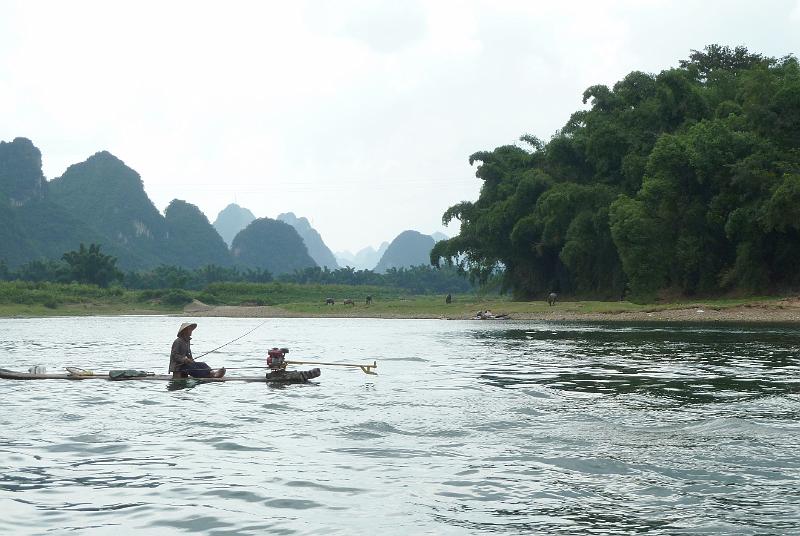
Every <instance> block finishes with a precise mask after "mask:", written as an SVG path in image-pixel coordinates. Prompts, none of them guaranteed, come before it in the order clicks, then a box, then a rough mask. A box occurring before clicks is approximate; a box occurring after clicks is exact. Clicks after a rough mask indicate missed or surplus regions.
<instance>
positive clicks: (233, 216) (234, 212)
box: [214, 203, 256, 246]
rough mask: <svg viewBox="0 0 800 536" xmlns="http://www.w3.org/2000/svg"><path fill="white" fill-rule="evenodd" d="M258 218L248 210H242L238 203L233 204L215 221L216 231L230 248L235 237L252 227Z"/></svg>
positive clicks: (223, 210)
mask: <svg viewBox="0 0 800 536" xmlns="http://www.w3.org/2000/svg"><path fill="white" fill-rule="evenodd" d="M255 219H256V217H255V216H254V215H253V213H252V212H250V211H249V210H247V209H246V208H242V207H240V206H239V205H237V204H236V203H231V204H230V205H228V206H227V207H225V208H224V209H222V211H221V212H220V213H219V214H218V215H217V219H216V220H214V229H216V230H217V232H218V233H219V235H220V236H221V237H222V239H223V240H224V241H225V243H226V244H228V245H229V246H230V245H231V244H233V239H234V237H235V236H236V235H237V234H238V233H239V231H241V230H242V229H244V228H245V227H247V226H248V225H250V222H252V221H253V220H255Z"/></svg>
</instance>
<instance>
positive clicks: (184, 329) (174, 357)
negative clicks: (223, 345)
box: [169, 322, 225, 378]
mask: <svg viewBox="0 0 800 536" xmlns="http://www.w3.org/2000/svg"><path fill="white" fill-rule="evenodd" d="M196 327H197V324H189V323H186V322H184V323H183V324H181V327H180V329H179V330H178V338H177V339H175V342H173V343H172V352H170V355H169V371H170V372H171V373H172V377H173V378H186V377H187V376H192V377H194V378H222V377H223V376H225V367H222V368H221V369H217V370H214V369H212V368H211V367H209V366H208V365H207V364H206V363H204V362H202V361H195V360H194V359H193V358H192V348H191V340H192V331H194V329H195V328H196Z"/></svg>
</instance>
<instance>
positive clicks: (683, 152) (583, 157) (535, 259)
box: [431, 45, 800, 301]
mask: <svg viewBox="0 0 800 536" xmlns="http://www.w3.org/2000/svg"><path fill="white" fill-rule="evenodd" d="M583 101H584V104H587V109H585V110H581V111H578V112H575V113H574V114H572V116H571V117H570V119H569V121H568V122H567V123H566V125H565V126H564V127H563V128H562V129H561V130H560V131H558V132H557V133H556V134H555V135H554V136H553V137H552V139H550V141H549V142H547V143H543V142H542V141H540V140H539V139H537V138H535V137H533V136H528V135H525V136H522V137H521V138H520V140H521V141H522V142H524V144H522V145H523V147H524V148H523V147H520V146H517V145H511V146H503V147H498V148H496V149H494V150H493V151H483V152H477V153H475V154H473V155H472V156H471V157H470V163H471V164H472V163H473V162H478V163H479V164H480V165H479V166H478V168H477V172H476V176H477V177H478V178H479V179H481V180H482V181H483V185H482V187H481V192H480V196H479V198H478V200H477V201H475V202H462V203H459V204H457V205H455V206H453V207H450V208H449V209H448V210H447V211H446V212H445V214H444V216H443V221H444V222H445V223H449V222H450V221H451V220H453V219H457V220H459V221H460V223H461V228H460V233H459V234H458V235H457V236H455V237H454V238H452V239H450V240H446V241H443V242H439V243H438V244H437V245H436V247H435V248H434V250H433V251H432V252H431V261H432V263H434V264H437V265H438V264H439V263H441V262H443V261H444V262H447V263H450V264H453V263H455V264H459V265H460V266H461V267H463V268H464V269H466V270H468V271H469V272H470V273H471V275H473V276H474V277H477V278H478V279H486V278H487V277H488V276H489V275H491V274H493V273H497V272H498V271H500V272H502V274H503V283H504V286H505V288H506V289H509V290H511V291H512V292H513V295H514V296H515V297H516V298H520V299H528V298H534V297H541V296H542V295H543V294H544V293H547V292H549V291H557V292H561V293H566V294H572V295H579V296H594V297H603V298H607V299H608V298H613V299H620V298H621V297H622V296H627V297H630V298H633V299H637V300H640V301H650V300H653V299H655V298H657V297H658V296H659V295H664V294H669V295H673V296H674V295H684V296H692V295H710V294H719V293H725V292H755V291H786V290H789V289H792V288H795V287H797V286H798V283H800V68H799V67H798V62H797V59H796V58H795V57H793V56H786V57H784V58H780V59H775V58H769V57H765V56H763V55H760V54H754V53H751V52H749V51H748V50H747V49H746V48H744V47H737V48H735V49H731V48H729V47H723V46H719V45H711V46H708V47H706V48H705V49H704V50H703V51H692V53H691V55H690V56H689V58H688V59H687V60H684V61H681V62H680V64H679V67H677V68H672V69H668V70H665V71H662V72H660V73H659V74H657V75H653V74H647V73H644V72H638V71H635V72H632V73H630V74H628V75H627V76H626V77H625V78H624V79H622V80H621V81H619V82H617V83H616V84H614V86H613V88H609V87H607V86H604V85H596V86H592V87H590V88H589V89H587V90H586V91H585V93H584V94H583Z"/></svg>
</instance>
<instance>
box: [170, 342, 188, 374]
mask: <svg viewBox="0 0 800 536" xmlns="http://www.w3.org/2000/svg"><path fill="white" fill-rule="evenodd" d="M191 340H192V338H191V337H186V338H183V337H178V338H177V339H175V342H173V343H172V351H171V352H170V354H169V371H170V372H178V371H179V370H180V368H181V365H183V358H184V357H192V347H191V344H190V342H189V341H191Z"/></svg>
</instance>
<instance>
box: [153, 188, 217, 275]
mask: <svg viewBox="0 0 800 536" xmlns="http://www.w3.org/2000/svg"><path fill="white" fill-rule="evenodd" d="M164 219H165V220H166V223H167V250H166V251H165V252H164V253H165V257H166V258H167V261H165V263H166V264H172V265H179V266H183V267H184V268H200V267H201V266H205V265H207V264H216V265H217V266H228V265H230V264H231V263H232V258H231V254H230V252H229V251H228V246H227V244H225V241H224V240H223V239H222V237H221V236H220V235H219V233H217V231H216V230H215V229H214V227H212V225H211V224H210V223H209V222H208V218H206V216H205V214H203V213H202V212H201V211H200V209H199V208H197V207H196V206H194V205H192V204H191V203H187V202H186V201H181V200H179V199H174V200H173V201H172V202H171V203H170V204H169V206H168V207H167V209H166V210H165V211H164ZM170 258H171V259H173V261H172V262H169V259H170Z"/></svg>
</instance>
